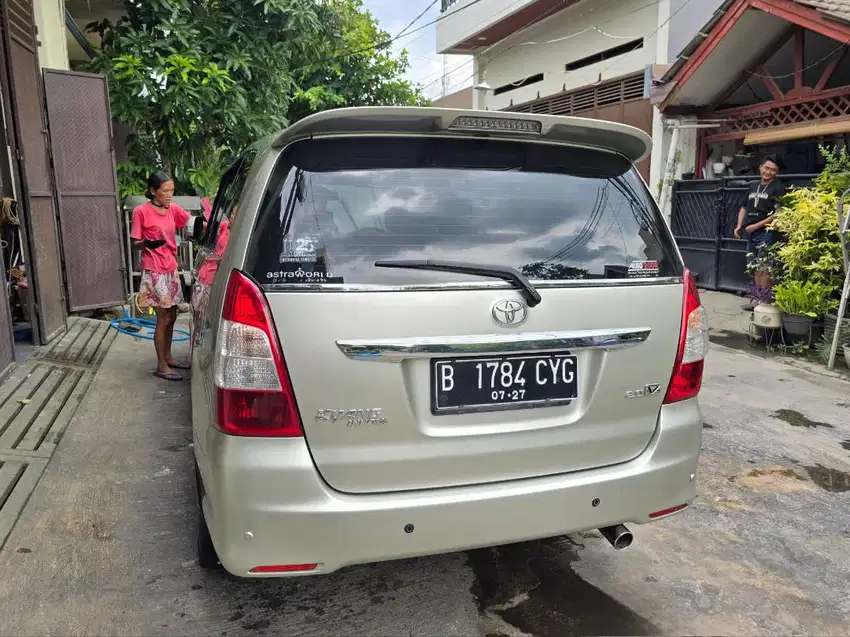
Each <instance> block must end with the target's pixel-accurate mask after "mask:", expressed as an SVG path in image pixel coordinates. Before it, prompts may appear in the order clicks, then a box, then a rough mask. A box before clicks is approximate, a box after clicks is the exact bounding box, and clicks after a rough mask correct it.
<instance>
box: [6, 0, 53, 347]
mask: <svg viewBox="0 0 850 637" xmlns="http://www.w3.org/2000/svg"><path fill="white" fill-rule="evenodd" d="M0 7H2V14H0V18H2V19H0V23H2V32H3V33H2V39H3V51H4V61H5V65H6V69H5V70H6V79H7V81H8V88H9V91H8V94H9V98H10V101H11V104H10V108H9V111H10V113H11V115H12V128H13V129H14V135H12V136H11V137H12V139H11V140H10V141H12V142H13V143H12V152H13V157H14V158H15V160H16V163H17V168H18V174H19V183H20V185H21V190H20V192H19V203H20V204H21V206H20V209H21V216H22V222H23V223H22V225H23V227H24V228H25V231H26V236H25V241H26V242H27V247H28V250H27V254H28V261H27V264H26V265H27V278H28V279H29V280H30V283H31V286H30V287H31V289H32V290H33V292H34V296H35V299H34V300H35V303H34V310H35V315H36V317H37V321H36V324H34V325H33V328H34V329H33V337H34V340H35V341H36V342H37V343H41V344H44V343H48V342H50V341H51V340H53V339H54V338H56V337H57V336H58V335H60V334H61V333H62V332H64V330H65V318H66V317H65V302H64V298H63V286H62V276H61V271H60V259H59V242H58V236H57V232H56V208H55V203H54V196H53V184H52V179H51V171H50V152H49V150H50V141H49V137H48V131H47V124H46V121H45V117H44V109H43V106H42V104H43V101H42V91H41V76H40V75H39V66H38V49H37V43H36V37H35V18H34V16H33V3H32V0H4V1H3V2H2V3H0Z"/></svg>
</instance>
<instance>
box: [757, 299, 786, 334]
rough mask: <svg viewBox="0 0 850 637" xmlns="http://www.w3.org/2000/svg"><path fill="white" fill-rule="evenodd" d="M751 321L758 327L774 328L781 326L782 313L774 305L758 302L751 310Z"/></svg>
mask: <svg viewBox="0 0 850 637" xmlns="http://www.w3.org/2000/svg"><path fill="white" fill-rule="evenodd" d="M752 321H753V323H755V324H756V326H757V327H759V328H762V329H764V328H767V329H772V330H775V329H778V328H780V327H782V313H781V312H780V311H779V310H778V309H777V307H776V306H775V305H771V304H770V303H759V304H758V305H756V307H755V309H754V310H753V318H752Z"/></svg>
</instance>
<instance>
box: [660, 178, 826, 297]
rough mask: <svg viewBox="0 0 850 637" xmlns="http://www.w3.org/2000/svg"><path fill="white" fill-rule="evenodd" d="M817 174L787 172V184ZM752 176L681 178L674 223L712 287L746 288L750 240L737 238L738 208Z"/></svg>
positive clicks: (695, 267)
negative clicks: (684, 179)
mask: <svg viewBox="0 0 850 637" xmlns="http://www.w3.org/2000/svg"><path fill="white" fill-rule="evenodd" d="M814 177H815V176H814V175H783V176H782V177H781V179H782V181H783V182H784V183H785V185H786V186H787V187H789V188H790V187H794V186H797V187H801V186H810V185H811V184H812V180H813V179H814ZM757 179H759V177H758V176H752V177H724V178H723V179H705V180H693V181H677V182H676V183H675V184H673V198H672V210H671V214H670V225H671V227H672V230H673V236H675V237H676V243H678V245H679V251H680V252H681V253H682V258H684V260H685V265H686V266H687V267H688V269H689V270H691V271H692V272H695V273H697V274H698V275H699V286H700V287H702V288H706V289H708V290H722V291H724V292H746V290H747V284H748V282H749V277H748V276H747V272H746V265H747V242H746V240H744V239H735V237H734V235H733V232H734V230H735V225H736V224H737V222H738V211H739V210H740V209H741V206H742V205H743V204H744V200H745V198H746V193H747V189H748V188H749V187H750V184H751V183H752V182H753V181H755V180H757Z"/></svg>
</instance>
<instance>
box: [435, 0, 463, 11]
mask: <svg viewBox="0 0 850 637" xmlns="http://www.w3.org/2000/svg"><path fill="white" fill-rule="evenodd" d="M458 2H460V0H442V3H443V4H442V7H441V8H440V13H444V12H446V11H448V10H449V9H451V8H452V7H453V6H454V5H456V4H457V3H458Z"/></svg>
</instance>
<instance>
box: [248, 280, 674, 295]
mask: <svg viewBox="0 0 850 637" xmlns="http://www.w3.org/2000/svg"><path fill="white" fill-rule="evenodd" d="M683 281H684V279H683V278H682V277H645V278H640V279H603V280H594V279H575V280H570V281H531V284H532V285H533V286H534V287H535V288H537V289H544V290H545V289H552V288H559V289H564V290H567V289H570V288H612V287H638V286H643V285H682V283H683ZM262 287H263V289H264V290H265V291H266V292H428V291H449V290H513V289H516V288H514V286H512V285H511V284H509V283H503V282H502V281H478V282H469V283H466V282H459V281H456V282H453V283H422V284H414V285H375V284H368V283H265V284H263V285H262Z"/></svg>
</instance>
